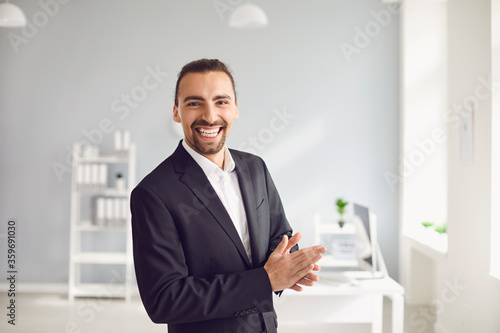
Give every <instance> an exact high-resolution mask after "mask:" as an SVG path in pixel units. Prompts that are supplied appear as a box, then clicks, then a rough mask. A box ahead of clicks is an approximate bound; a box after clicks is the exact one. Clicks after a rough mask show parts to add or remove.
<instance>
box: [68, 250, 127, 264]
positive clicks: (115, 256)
mask: <svg viewBox="0 0 500 333" xmlns="http://www.w3.org/2000/svg"><path fill="white" fill-rule="evenodd" d="M73 260H74V262H75V263H78V264H126V263H127V256H126V253H125V252H80V253H78V254H75V256H74V258H73Z"/></svg>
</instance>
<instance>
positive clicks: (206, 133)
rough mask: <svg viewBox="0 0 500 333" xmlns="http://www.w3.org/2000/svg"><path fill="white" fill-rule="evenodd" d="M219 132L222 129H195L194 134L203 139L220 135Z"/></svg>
mask: <svg viewBox="0 0 500 333" xmlns="http://www.w3.org/2000/svg"><path fill="white" fill-rule="evenodd" d="M220 131H222V127H217V128H202V127H198V128H197V129H196V132H198V133H200V135H201V136H203V137H205V138H215V137H216V136H217V135H218V134H219V133H220Z"/></svg>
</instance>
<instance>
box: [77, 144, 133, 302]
mask: <svg viewBox="0 0 500 333" xmlns="http://www.w3.org/2000/svg"><path fill="white" fill-rule="evenodd" d="M81 151H82V147H81V146H80V145H79V144H78V143H75V144H74V145H73V170H72V171H73V173H72V181H71V226H70V265H69V289H68V298H69V300H74V298H75V297H106V298H109V297H113V298H125V299H126V300H127V301H129V300H130V299H131V297H132V287H133V284H134V272H133V258H132V232H131V221H130V219H131V217H130V210H129V209H128V202H130V192H131V191H132V186H134V184H135V174H136V170H135V168H136V157H135V145H134V144H133V143H132V144H130V147H129V149H128V151H126V152H119V153H116V154H114V155H108V156H94V157H84V156H82V155H81ZM85 165H88V166H87V167H85ZM95 165H97V166H99V167H102V170H101V173H100V175H99V177H97V176H96V175H92V176H91V177H89V175H85V176H82V173H84V171H82V170H84V169H86V168H87V169H91V168H92V167H94V166H95ZM113 165H116V166H114V168H116V169H118V170H120V171H121V170H126V174H127V178H126V187H125V188H122V189H117V188H116V187H111V186H115V184H114V183H113V182H109V180H110V179H112V178H113V177H110V176H109V174H108V170H112V169H113ZM108 167H109V168H108ZM82 177H84V178H87V179H86V180H87V181H88V180H89V178H92V179H90V183H86V184H83V186H82V179H81V178H82ZM98 200H103V202H104V200H109V201H110V202H118V203H120V205H121V206H120V208H119V211H120V214H116V213H117V211H118V206H117V208H116V209H115V207H113V208H112V209H113V210H114V214H115V216H114V218H113V220H110V219H108V217H106V216H105V217H104V218H103V216H102V213H98V212H97V210H98V207H97V201H98ZM85 214H86V215H87V216H86V215H85ZM99 215H101V216H99ZM118 216H119V217H118ZM98 234H99V236H98ZM83 235H85V236H86V240H87V242H86V243H85V245H86V246H85V247H86V248H84V246H82V245H83V242H82V238H83ZM108 237H109V238H110V239H111V238H112V237H113V238H112V239H113V240H115V242H116V239H118V240H119V241H121V243H123V241H122V239H123V240H125V250H123V249H120V250H118V251H112V252H111V251H102V250H99V249H98V250H94V251H93V250H92V249H89V247H92V245H94V239H95V238H96V239H97V238H99V239H100V240H101V241H102V240H103V239H104V240H106V239H108ZM122 237H123V238H122ZM89 239H90V241H88V240H89ZM95 243H97V241H96V242H95ZM122 245H123V244H122ZM122 248H123V247H122ZM85 265H99V266H100V267H102V268H103V269H100V270H99V274H98V275H100V278H101V279H104V280H105V281H104V282H98V283H96V282H94V281H90V282H89V281H83V280H84V279H82V270H83V269H82V268H83V267H84V266H85ZM116 265H120V266H123V267H124V269H123V268H121V269H120V270H119V271H120V272H119V271H118V270H117V269H116ZM113 266H114V267H115V268H114V269H113V268H112V267H113ZM123 272H124V273H123ZM108 273H109V277H108ZM90 275H92V274H90ZM102 275H104V276H105V277H104V278H103V276H102ZM87 278H88V276H87ZM87 280H88V279H87Z"/></svg>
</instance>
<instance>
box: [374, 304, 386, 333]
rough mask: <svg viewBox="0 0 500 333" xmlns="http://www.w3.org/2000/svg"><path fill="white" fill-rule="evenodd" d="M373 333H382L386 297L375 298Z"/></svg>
mask: <svg viewBox="0 0 500 333" xmlns="http://www.w3.org/2000/svg"><path fill="white" fill-rule="evenodd" d="M372 302H373V305H372V306H373V313H372V315H373V317H372V333H382V323H383V319H384V318H383V315H384V314H383V306H384V296H383V295H375V296H373V300H372Z"/></svg>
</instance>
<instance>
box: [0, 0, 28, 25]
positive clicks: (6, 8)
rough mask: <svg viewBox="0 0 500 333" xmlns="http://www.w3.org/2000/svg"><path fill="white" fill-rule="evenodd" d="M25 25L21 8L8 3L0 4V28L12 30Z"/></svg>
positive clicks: (24, 17)
mask: <svg viewBox="0 0 500 333" xmlns="http://www.w3.org/2000/svg"><path fill="white" fill-rule="evenodd" d="M25 25H26V16H25V15H24V13H23V11H22V10H21V8H19V7H17V6H16V5H13V4H11V3H8V2H6V3H2V4H0V27H7V28H14V27H24V26H25Z"/></svg>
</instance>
